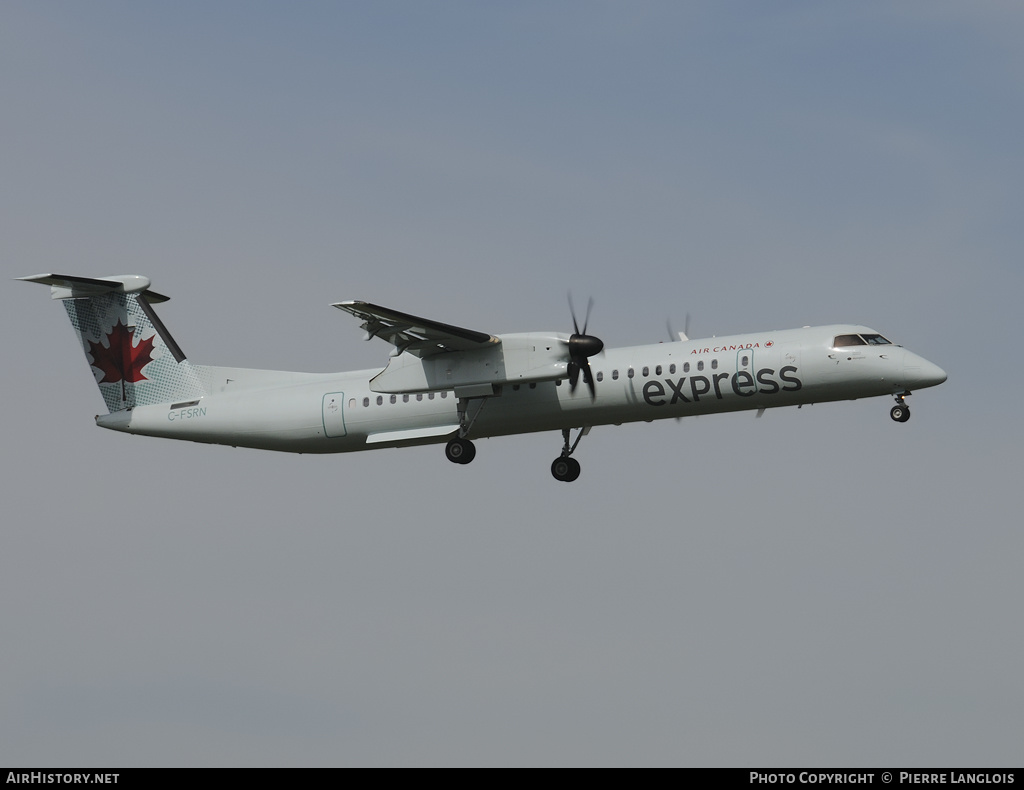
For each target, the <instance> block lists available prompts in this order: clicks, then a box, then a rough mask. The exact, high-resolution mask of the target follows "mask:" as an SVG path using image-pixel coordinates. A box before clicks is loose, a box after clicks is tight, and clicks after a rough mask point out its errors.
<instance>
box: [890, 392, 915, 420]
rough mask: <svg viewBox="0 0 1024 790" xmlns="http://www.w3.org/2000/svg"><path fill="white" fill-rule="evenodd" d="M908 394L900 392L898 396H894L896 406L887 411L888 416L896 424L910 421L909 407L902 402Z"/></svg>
mask: <svg viewBox="0 0 1024 790" xmlns="http://www.w3.org/2000/svg"><path fill="white" fill-rule="evenodd" d="M909 394H910V393H909V392H901V393H900V394H899V395H896V396H894V397H895V398H896V405H895V406H893V407H892V408H891V409H890V410H889V416H890V417H892V418H893V419H894V420H896V422H906V421H907V420H909V419H910V407H909V406H907V404H906V401H904V400H903V399H904V398H905V397H906V396H907V395H909Z"/></svg>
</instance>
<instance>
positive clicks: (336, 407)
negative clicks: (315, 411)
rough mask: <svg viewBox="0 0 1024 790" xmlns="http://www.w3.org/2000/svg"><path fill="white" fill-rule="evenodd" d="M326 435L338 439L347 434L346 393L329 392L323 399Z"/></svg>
mask: <svg viewBox="0 0 1024 790" xmlns="http://www.w3.org/2000/svg"><path fill="white" fill-rule="evenodd" d="M322 411H323V420H324V436H326V437H328V438H329V439H337V438H339V437H342V436H345V435H346V433H347V431H346V429H345V393H344V392H328V393H327V394H326V395H324V399H323V407H322Z"/></svg>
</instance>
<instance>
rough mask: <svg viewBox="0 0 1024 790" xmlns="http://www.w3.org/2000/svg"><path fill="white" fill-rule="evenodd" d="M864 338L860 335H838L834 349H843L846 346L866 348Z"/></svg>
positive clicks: (833, 344) (833, 345)
mask: <svg viewBox="0 0 1024 790" xmlns="http://www.w3.org/2000/svg"><path fill="white" fill-rule="evenodd" d="M866 345H867V343H865V342H864V338H862V337H861V336H860V335H837V336H836V339H835V341H834V342H833V343H832V347H833V348H843V347H844V346H866Z"/></svg>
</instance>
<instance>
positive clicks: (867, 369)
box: [97, 325, 946, 453]
mask: <svg viewBox="0 0 1024 790" xmlns="http://www.w3.org/2000/svg"><path fill="white" fill-rule="evenodd" d="M848 332H871V330H868V329H867V328H866V327H857V326H851V325H837V326H824V327H807V328H804V329H790V330H782V331H774V332H759V333H755V334H747V335H736V336H732V337H722V338H712V339H710V340H707V339H705V340H688V341H680V342H666V343H656V344H653V345H645V346H634V347H631V348H608V349H605V350H604V351H602V352H601V353H600V354H597V355H595V356H593V357H591V359H590V365H591V368H592V370H593V373H594V376H595V379H596V381H595V390H596V395H595V397H594V398H591V397H590V393H589V392H588V391H587V388H586V387H584V386H580V387H578V388H577V389H576V391H575V392H571V391H570V387H569V384H568V381H567V379H566V375H565V363H564V362H556V363H554V366H555V368H556V370H555V374H553V375H558V376H559V378H555V379H553V380H544V381H534V382H532V383H528V382H527V383H522V384H516V383H514V376H513V377H511V378H507V379H506V382H509V381H511V382H513V383H503V384H501V385H500V386H495V387H494V389H493V392H492V394H489V395H488V396H487V397H480V396H479V395H478V394H477V393H469V392H468V391H466V390H463V391H462V392H459V393H458V394H457V393H456V391H455V389H451V390H447V389H431V390H429V391H420V392H415V391H408V390H407V391H405V392H383V391H381V389H382V386H381V384H380V381H378V382H376V383H374V381H373V380H374V379H375V378H377V377H378V376H381V374H382V372H381V371H380V370H359V371H351V372H346V373H336V374H309V373H287V372H278V371H254V370H243V369H234V368H216V367H202V366H197V368H196V369H197V371H199V374H200V375H201V377H202V378H203V380H204V381H203V384H204V391H205V393H206V394H205V395H203V396H202V397H200V398H197V399H195V400H191V401H185V402H179V403H166V404H160V405H149V406H138V407H136V408H134V409H132V410H130V411H122V412H115V413H112V414H108V415H103V416H100V417H97V424H99V425H101V426H102V427H105V428H111V429H113V430H120V431H126V432H128V433H134V434H143V435H147V436H160V437H165V438H171V439H185V440H190V441H196V442H206V443H214V444H226V445H231V446H237V447H253V448H261V449H269V450H280V451H285V452H297V453H337V452H352V451H357V450H366V449H372V448H376V447H397V446H404V445H411V444H424V443H434V442H446V441H448V440H449V439H451V438H452V437H453V436H456V435H458V433H459V427H460V397H459V395H461V396H462V397H463V398H464V399H465V400H463V406H464V407H465V408H467V409H468V410H469V411H470V412H471V413H472V417H473V418H474V419H473V420H472V421H471V427H470V428H469V430H468V433H467V434H466V435H467V437H468V438H471V439H472V438H478V437H481V438H482V437H489V436H501V435H507V434H516V433H528V432H532V431H547V430H559V429H567V428H582V427H587V426H594V425H604V424H618V423H624V422H634V421H640V420H645V421H650V420H656V419H662V418H666V417H682V416H687V415H694V414H709V413H716V412H727V411H738V410H745V409H769V408H774V407H780V406H794V405H799V404H804V403H815V402H819V403H820V402H825V401H836V400H849V399H855V398H864V397H873V396H884V395H894V394H899V393H905V392H909V391H911V390H914V389H920V388H922V387H928V386H934V385H936V384H939V383H941V382H942V381H944V380H945V378H946V375H945V373H944V372H943V371H942V370H941V369H940V368H938V367H937V366H936V365H934V364H932V363H931V362H928V361H927V360H924V359H923V358H921V357H919V356H917V355H916V354H913V353H911V352H910V351H907V350H906V349H904V348H903V347H901V346H897V345H892V344H886V345H867V346H865V345H860V346H855V347H851V348H834V347H833V339H834V338H835V337H836V336H837V335H842V334H843V333H848ZM508 337H510V338H511V337H513V336H508ZM529 337H531V336H516V338H517V339H518V340H519V341H521V343H520V345H522V343H523V338H527V340H528V339H529ZM536 337H538V338H559V339H565V338H567V337H568V336H566V335H555V334H548V335H537V336H536ZM510 345H511V344H510ZM535 350H536V349H535ZM538 353H540V351H538ZM412 362H414V363H415V362H416V360H412ZM399 372H401V371H399ZM468 424H469V423H467V422H466V421H465V420H463V425H464V426H465V425H468Z"/></svg>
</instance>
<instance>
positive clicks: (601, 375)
mask: <svg viewBox="0 0 1024 790" xmlns="http://www.w3.org/2000/svg"><path fill="white" fill-rule="evenodd" d="M597 380H598V381H604V371H603V370H599V371H597ZM558 383H559V384H561V383H562V382H558Z"/></svg>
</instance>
